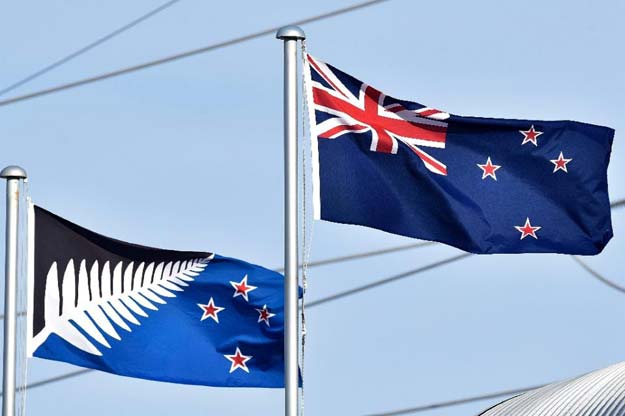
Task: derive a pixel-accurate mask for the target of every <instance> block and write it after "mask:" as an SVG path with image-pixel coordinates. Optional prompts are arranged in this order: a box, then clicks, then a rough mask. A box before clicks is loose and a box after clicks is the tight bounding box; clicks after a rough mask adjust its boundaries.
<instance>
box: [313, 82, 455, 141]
mask: <svg viewBox="0 0 625 416" xmlns="http://www.w3.org/2000/svg"><path fill="white" fill-rule="evenodd" d="M381 95H382V93H381V92H380V91H378V90H376V89H375V88H373V87H370V86H367V87H366V89H365V93H364V102H365V106H364V109H361V108H358V107H356V106H355V105H353V104H351V103H350V102H348V101H345V100H342V99H340V98H337V97H335V96H334V95H332V94H330V93H328V92H327V91H324V90H322V89H320V88H313V98H314V101H315V104H317V105H321V106H324V107H327V108H332V109H335V110H338V111H341V112H343V113H345V114H347V115H349V116H350V117H352V118H353V119H354V120H357V121H358V122H360V123H363V124H366V125H367V126H369V127H370V128H371V129H372V130H374V131H375V133H376V134H377V135H378V143H377V146H376V148H375V150H376V151H378V152H382V153H391V152H392V149H393V139H392V138H391V136H390V135H389V133H392V134H396V135H398V136H401V137H407V138H414V139H420V140H424V141H431V142H436V143H445V135H446V131H447V129H446V128H445V127H441V126H433V125H429V124H418V123H415V122H412V121H409V120H404V119H397V118H390V117H392V115H393V113H391V112H388V114H389V117H384V116H382V115H381V114H380V109H382V111H384V112H386V110H384V109H383V108H382V107H380V106H379V105H378V102H379V99H380V96H381ZM341 127H343V126H340V127H335V128H334V129H332V130H329V131H327V132H324V133H322V134H321V135H320V137H323V138H329V137H331V136H332V135H333V134H336V131H333V130H336V129H339V128H341ZM362 127H363V126H360V125H352V126H350V129H351V130H356V129H362Z"/></svg>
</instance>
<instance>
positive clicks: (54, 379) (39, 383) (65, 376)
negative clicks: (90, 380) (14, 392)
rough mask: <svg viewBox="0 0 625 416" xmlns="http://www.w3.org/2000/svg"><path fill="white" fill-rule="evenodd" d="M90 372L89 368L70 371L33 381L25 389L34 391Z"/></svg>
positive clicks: (0, 393)
mask: <svg viewBox="0 0 625 416" xmlns="http://www.w3.org/2000/svg"><path fill="white" fill-rule="evenodd" d="M90 371H93V370H92V369H90V368H85V369H82V370H77V371H72V372H69V373H67V374H61V375H60V376H56V377H50V378H47V379H45V380H41V381H35V382H34V383H31V384H29V385H28V386H26V389H27V390H30V389H34V388H37V387H41V386H45V385H46V384H50V383H55V382H57V381H62V380H67V379H68V378H72V377H76V376H80V375H83V374H86V373H88V372H90ZM0 397H2V392H1V391H0Z"/></svg>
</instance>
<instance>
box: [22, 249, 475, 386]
mask: <svg viewBox="0 0 625 416" xmlns="http://www.w3.org/2000/svg"><path fill="white" fill-rule="evenodd" d="M468 256H472V254H471V253H463V254H461V255H458V256H454V257H451V258H448V259H445V260H441V261H438V262H435V263H431V264H428V265H426V266H422V267H419V268H417V269H414V270H409V271H407V272H404V273H401V274H398V275H395V276H391V277H387V278H385V279H382V280H379V281H376V282H373V283H369V284H367V285H364V286H360V287H357V288H355V289H351V290H347V291H345V292H340V293H337V294H335V295H331V296H328V297H326V298H322V299H318V300H316V301H313V302H309V303H308V304H307V305H306V307H307V308H311V307H315V306H318V305H321V304H323V303H327V302H331V301H333V300H336V299H340V298H343V297H346V296H350V295H353V294H355V293H358V292H362V291H364V290H368V289H371V288H374V287H376V286H380V285H384V284H387V283H391V282H394V281H397V280H400V279H403V278H406V277H408V276H412V275H415V274H419V273H422V272H425V271H428V270H431V269H434V268H437V267H440V266H443V265H445V264H448V263H451V262H453V261H456V260H460V259H462V258H465V257H468ZM346 257H350V256H346ZM311 264H312V263H311ZM90 371H95V370H92V369H85V370H80V371H79V372H74V373H68V374H66V375H60V376H57V377H54V378H50V379H47V380H42V381H40V382H38V383H39V384H37V383H33V384H30V385H29V386H28V388H29V389H30V388H32V387H37V386H38V385H44V384H48V383H53V382H55V381H61V380H64V379H65V378H69V377H73V376H77V375H80V374H84V373H87V372H90ZM65 376H67V377H65ZM35 384H37V386H35Z"/></svg>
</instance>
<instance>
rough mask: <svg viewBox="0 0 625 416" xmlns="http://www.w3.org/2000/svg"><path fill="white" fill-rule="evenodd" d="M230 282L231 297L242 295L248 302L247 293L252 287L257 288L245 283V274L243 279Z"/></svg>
mask: <svg viewBox="0 0 625 416" xmlns="http://www.w3.org/2000/svg"><path fill="white" fill-rule="evenodd" d="M230 284H231V285H232V287H233V288H234V295H232V297H233V298H236V297H237V296H243V299H245V300H246V301H248V302H249V298H248V293H249V292H251V291H252V290H254V289H257V287H256V286H252V285H248V284H247V275H245V277H243V280H241V281H240V282H238V283H237V282H233V281H230Z"/></svg>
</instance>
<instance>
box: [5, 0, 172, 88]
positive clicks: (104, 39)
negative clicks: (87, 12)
mask: <svg viewBox="0 0 625 416" xmlns="http://www.w3.org/2000/svg"><path fill="white" fill-rule="evenodd" d="M179 1H180V0H170V1H168V2H166V3H164V4H162V5H160V6H158V7H157V8H155V9H152V10H150V11H149V12H147V13H145V14H144V15H142V16H140V17H138V18H136V19H134V20H132V21H131V22H129V23H127V24H125V25H124V26H122V27H119V28H117V29H115V30H114V31H112V32H111V33H109V34H107V35H104V36H102V37H101V38H99V39H97V40H95V41H93V42H91V43H89V44H88V45H86V46H83V47H82V48H80V49H78V50H76V51H74V52H72V53H70V54H69V55H67V56H65V57H63V58H61V59H59V60H57V61H54V62H53V63H51V64H49V65H47V66H45V67H43V68H41V69H40V70H38V71H36V72H34V73H32V74H30V75H28V76H27V77H25V78H23V79H21V80H19V81H17V82H15V83H13V84H11V85H9V86H8V87H6V88H4V89H2V90H0V95H4V94H6V93H7V92H9V91H13V90H14V89H16V88H17V87H21V86H22V85H24V84H26V83H28V82H30V81H32V80H34V79H35V78H39V77H40V76H42V75H44V74H46V73H48V72H50V71H52V70H53V69H55V68H58V67H59V66H61V65H63V64H65V63H67V62H69V61H71V60H72V59H74V58H77V57H79V56H80V55H82V54H84V53H86V52H88V51H90V50H91V49H93V48H95V47H97V46H100V45H102V44H103V43H105V42H107V41H109V40H111V39H113V38H114V37H116V36H118V35H121V34H122V33H124V32H126V31H127V30H129V29H131V28H133V27H135V26H137V25H138V24H139V23H142V22H144V21H146V20H148V19H149V18H150V17H152V16H155V15H157V14H158V13H160V12H162V11H163V10H166V9H168V8H169V7H171V6H173V5H174V4H176V3H178V2H179Z"/></svg>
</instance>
